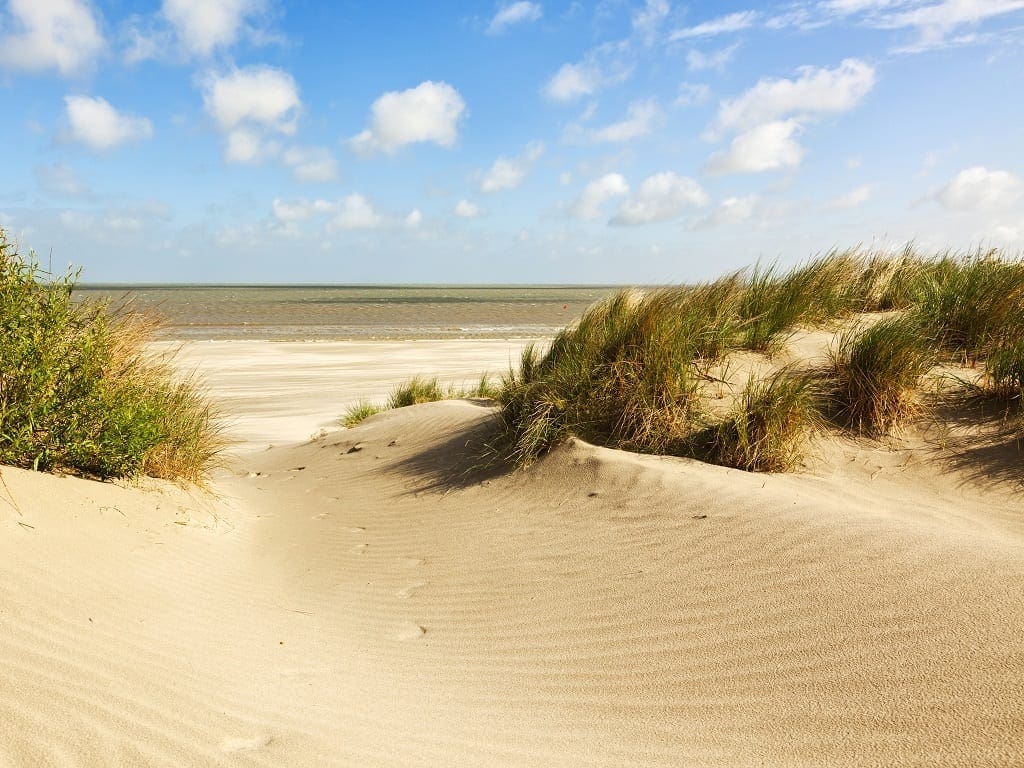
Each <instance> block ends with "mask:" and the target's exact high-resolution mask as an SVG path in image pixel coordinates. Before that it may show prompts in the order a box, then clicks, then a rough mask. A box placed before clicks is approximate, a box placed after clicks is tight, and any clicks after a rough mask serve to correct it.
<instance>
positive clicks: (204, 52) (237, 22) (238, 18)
mask: <svg viewBox="0 0 1024 768" xmlns="http://www.w3.org/2000/svg"><path fill="white" fill-rule="evenodd" d="M262 11H263V3H262V2H261V1H260V0H164V2H163V6H162V7H161V9H160V12H161V14H162V15H163V16H164V18H166V19H167V21H168V22H169V23H170V24H171V26H172V27H173V28H174V32H175V34H176V36H177V38H178V41H179V42H180V43H181V45H182V47H183V48H184V49H185V50H186V51H188V52H189V53H191V54H192V55H195V56H200V57H207V56H210V55H211V54H212V53H213V52H214V51H215V50H217V49H218V48H228V47H230V46H232V45H234V44H235V43H236V42H237V41H238V38H239V35H240V33H241V31H242V29H243V27H244V25H245V22H246V18H247V17H251V16H253V15H255V14H257V13H261V12H262Z"/></svg>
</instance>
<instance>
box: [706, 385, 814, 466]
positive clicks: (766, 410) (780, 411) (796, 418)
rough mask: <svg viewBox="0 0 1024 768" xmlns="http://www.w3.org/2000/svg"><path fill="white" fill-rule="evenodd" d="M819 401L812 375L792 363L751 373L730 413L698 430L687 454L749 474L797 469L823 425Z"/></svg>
mask: <svg viewBox="0 0 1024 768" xmlns="http://www.w3.org/2000/svg"><path fill="white" fill-rule="evenodd" d="M817 401H818V393H817V390H816V388H815V382H814V380H813V378H812V377H809V376H807V375H806V374H803V373H801V372H798V371H796V370H795V369H793V368H791V367H788V366H787V367H783V368H781V369H779V370H777V371H775V372H774V373H773V374H771V375H770V376H768V377H766V378H756V377H754V376H751V377H750V378H749V379H748V380H747V383H746V386H745V387H744V389H743V391H742V393H741V394H740V396H739V397H738V398H737V401H736V403H735V405H734V406H733V408H732V410H731V411H730V413H729V414H728V416H727V417H726V418H725V419H723V420H721V421H719V422H718V423H714V424H711V425H709V426H707V427H705V428H704V429H701V430H699V431H697V432H695V433H694V434H693V435H692V436H691V437H690V439H689V440H688V441H687V446H688V451H687V452H688V453H689V455H691V456H693V457H694V458H698V459H700V460H702V461H706V462H708V463H711V464H719V465H721V466H725V467H735V468H736V469H742V470H745V471H747V472H784V471H787V470H790V469H793V468H794V467H795V466H797V465H798V464H799V463H800V461H801V459H802V458H803V455H804V448H805V445H806V443H807V440H808V438H809V437H810V435H812V434H813V433H814V432H815V431H816V430H817V429H818V428H819V427H820V425H821V418H820V416H819V408H818V402H817Z"/></svg>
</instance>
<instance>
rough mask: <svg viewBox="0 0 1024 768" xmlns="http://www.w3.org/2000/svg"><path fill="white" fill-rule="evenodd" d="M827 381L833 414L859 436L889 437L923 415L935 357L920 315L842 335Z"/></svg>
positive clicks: (833, 350) (832, 354)
mask: <svg viewBox="0 0 1024 768" xmlns="http://www.w3.org/2000/svg"><path fill="white" fill-rule="evenodd" d="M828 358H829V366H828V369H827V370H826V371H825V372H824V374H823V377H824V380H825V381H826V382H827V384H826V386H827V389H828V393H829V399H830V403H829V405H830V410H831V412H832V414H833V415H834V416H837V417H838V418H839V419H840V420H841V421H842V422H843V423H844V424H845V425H847V426H848V427H850V428H852V429H855V430H857V431H859V432H864V433H872V434H887V433H889V432H891V431H892V430H893V429H895V428H896V427H898V426H899V425H900V424H901V423H902V422H903V421H905V420H906V419H907V418H908V417H910V416H912V415H913V414H914V413H916V411H917V407H918V406H917V399H916V395H917V389H918V384H919V382H920V380H921V377H922V376H923V375H924V374H925V373H927V371H928V370H929V369H930V368H931V367H932V365H933V363H934V353H933V351H932V348H931V346H930V343H929V340H928V338H927V336H926V334H925V332H924V331H923V329H922V327H921V325H920V321H919V320H918V318H916V317H914V316H903V317H897V318H890V319H886V320H881V321H879V322H877V323H874V324H872V325H869V326H867V327H866V328H865V327H855V328H851V329H848V330H847V331H844V332H843V333H842V334H840V336H839V338H838V340H837V342H836V344H835V345H834V346H833V347H832V348H831V349H830V350H829V353H828Z"/></svg>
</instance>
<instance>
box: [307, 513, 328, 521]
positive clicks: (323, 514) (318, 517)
mask: <svg viewBox="0 0 1024 768" xmlns="http://www.w3.org/2000/svg"><path fill="white" fill-rule="evenodd" d="M330 514H331V513H330V512H321V513H320V514H319V515H313V517H312V518H310V519H311V520H323V519H324V518H325V517H329V516H330Z"/></svg>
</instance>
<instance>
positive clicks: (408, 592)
mask: <svg viewBox="0 0 1024 768" xmlns="http://www.w3.org/2000/svg"><path fill="white" fill-rule="evenodd" d="M425 586H427V582H425V581H414V582H413V583H412V584H410V585H409V586H407V587H404V588H402V589H400V590H398V591H397V592H395V597H401V598H402V599H405V598H407V597H412V596H413V595H414V594H416V592H418V591H419V590H421V589H423V588H424V587H425Z"/></svg>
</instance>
